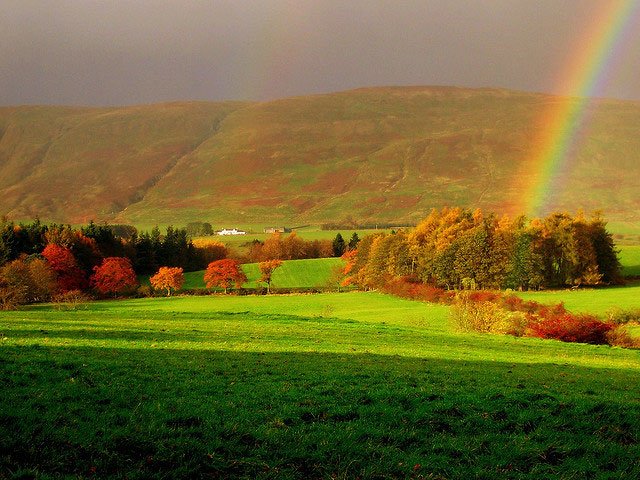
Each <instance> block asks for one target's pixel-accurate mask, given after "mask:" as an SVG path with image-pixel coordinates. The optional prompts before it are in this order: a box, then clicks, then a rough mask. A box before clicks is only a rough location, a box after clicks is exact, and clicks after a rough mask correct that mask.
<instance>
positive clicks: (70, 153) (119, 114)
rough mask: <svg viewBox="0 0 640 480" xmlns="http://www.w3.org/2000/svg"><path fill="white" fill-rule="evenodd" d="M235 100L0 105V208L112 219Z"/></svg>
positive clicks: (15, 213) (16, 213)
mask: <svg viewBox="0 0 640 480" xmlns="http://www.w3.org/2000/svg"><path fill="white" fill-rule="evenodd" d="M241 105H242V104H237V103H228V104H209V103H196V102H193V103H173V104H163V105H149V106H137V107H124V108H65V107H16V108H0V198H1V199H0V212H2V213H5V214H8V215H9V216H10V217H13V218H33V217H36V216H39V217H41V218H43V219H49V220H56V221H68V222H83V221H87V220H89V219H92V218H93V219H103V218H110V217H112V216H113V215H114V214H116V213H118V212H120V211H121V210H122V209H123V208H125V207H126V206H128V205H131V204H133V203H135V202H136V201H138V200H140V199H142V198H143V197H144V195H145V194H146V193H147V191H148V190H149V189H152V188H153V186H154V185H155V184H156V182H157V181H158V180H159V179H160V178H162V177H163V176H164V175H166V174H167V173H168V172H169V171H170V170H171V169H172V168H173V166H174V165H175V163H176V162H177V161H178V160H179V159H180V158H181V157H183V156H184V155H186V154H188V153H190V152H192V151H193V150H194V149H195V148H197V147H198V145H199V144H200V143H201V142H202V141H203V140H204V139H206V138H208V137H209V136H210V135H211V134H212V133H213V132H215V130H216V128H217V126H218V124H219V122H220V120H221V119H222V118H224V116H226V115H227V114H228V113H229V112H230V111H233V110H234V109H236V108H238V107H240V106H241Z"/></svg>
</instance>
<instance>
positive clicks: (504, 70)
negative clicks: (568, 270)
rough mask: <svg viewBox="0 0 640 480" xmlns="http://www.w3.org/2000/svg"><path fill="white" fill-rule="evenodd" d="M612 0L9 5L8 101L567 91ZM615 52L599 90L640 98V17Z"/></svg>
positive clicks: (182, 0)
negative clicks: (401, 89) (413, 89)
mask: <svg viewBox="0 0 640 480" xmlns="http://www.w3.org/2000/svg"><path fill="white" fill-rule="evenodd" d="M624 1H625V2H628V1H629V0H624ZM634 1H640V0H634ZM607 2H609V0H415V1H414V0H389V1H383V0H297V1H294V0H209V1H195V0H174V1H169V0H164V1H162V0H131V1H124V0H110V1H109V0H103V1H97V0H1V1H0V105H18V104H73V105H125V104H137V103H151V102H160V101H168V100H214V101H217V100H225V99H238V100H264V99H273V98H280V97H287V96H292V95H301V94H310V93H324V92H334V91H339V90H347V89H351V88H357V87H362V86H386V85H456V86H469V87H482V86H492V87H505V88H511V89H518V90H527V91H539V92H549V93H561V94H562V93H570V92H567V91H566V90H567V89H569V88H571V87H569V86H567V85H564V84H563V83H562V81H561V80H562V76H563V75H564V73H563V72H566V69H567V65H568V64H569V62H571V60H572V58H574V57H575V55H576V54H577V52H578V50H579V49H581V48H583V47H584V45H583V44H581V42H582V43H584V38H585V35H586V34H587V33H588V31H589V29H590V28H591V27H590V26H591V25H593V23H594V22H597V21H598V11H599V10H601V8H602V5H603V4H605V3H607ZM636 11H637V10H636ZM619 47H620V48H619V49H618V50H617V51H616V53H615V56H614V58H613V59H614V60H615V61H613V62H611V67H610V72H609V73H610V74H609V75H608V76H607V79H608V84H607V85H606V88H604V89H601V90H600V91H598V92H597V94H598V95H600V96H609V97H616V98H630V99H637V100H640V20H639V19H638V18H633V20H632V23H631V24H630V27H629V29H628V32H627V34H626V36H625V37H624V38H623V39H622V41H621V42H620V44H619ZM563 90H564V91H563Z"/></svg>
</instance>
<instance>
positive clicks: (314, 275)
mask: <svg viewBox="0 0 640 480" xmlns="http://www.w3.org/2000/svg"><path fill="white" fill-rule="evenodd" d="M342 264H343V261H342V260H341V259H340V258H312V259H305V260H288V261H286V262H283V264H282V265H281V266H280V267H278V268H277V269H276V270H275V271H274V272H273V278H272V281H271V288H272V289H278V288H302V289H304V288H326V287H329V286H336V282H333V283H331V276H332V272H333V269H334V268H335V267H337V266H339V265H342ZM242 270H243V271H244V273H245V275H246V276H247V281H246V282H245V283H244V285H243V287H244V288H256V287H265V286H266V284H264V283H260V282H259V281H258V280H259V279H260V269H259V268H258V264H257V263H246V264H243V265H242ZM142 282H144V283H146V284H148V283H149V279H148V277H145V278H143V279H142ZM182 288H183V289H184V290H194V289H204V288H206V286H205V283H204V270H201V271H197V272H186V273H185V274H184V285H183V287H182Z"/></svg>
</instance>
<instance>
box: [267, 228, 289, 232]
mask: <svg viewBox="0 0 640 480" xmlns="http://www.w3.org/2000/svg"><path fill="white" fill-rule="evenodd" d="M264 233H291V229H290V228H287V227H267V228H265V229H264Z"/></svg>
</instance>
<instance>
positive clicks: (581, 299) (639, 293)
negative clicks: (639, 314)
mask: <svg viewBox="0 0 640 480" xmlns="http://www.w3.org/2000/svg"><path fill="white" fill-rule="evenodd" d="M518 296H519V297H522V298H524V299H526V300H535V301H537V302H540V303H545V304H554V303H560V302H562V303H564V305H565V307H566V308H567V309H568V310H570V311H572V312H576V313H577V312H580V313H593V314H596V315H600V316H605V315H606V314H607V313H608V312H611V311H614V310H616V309H623V310H632V309H640V284H638V283H637V282H636V283H630V284H628V285H627V286H624V287H609V288H585V289H579V290H570V289H569V290H549V291H546V292H518Z"/></svg>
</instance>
